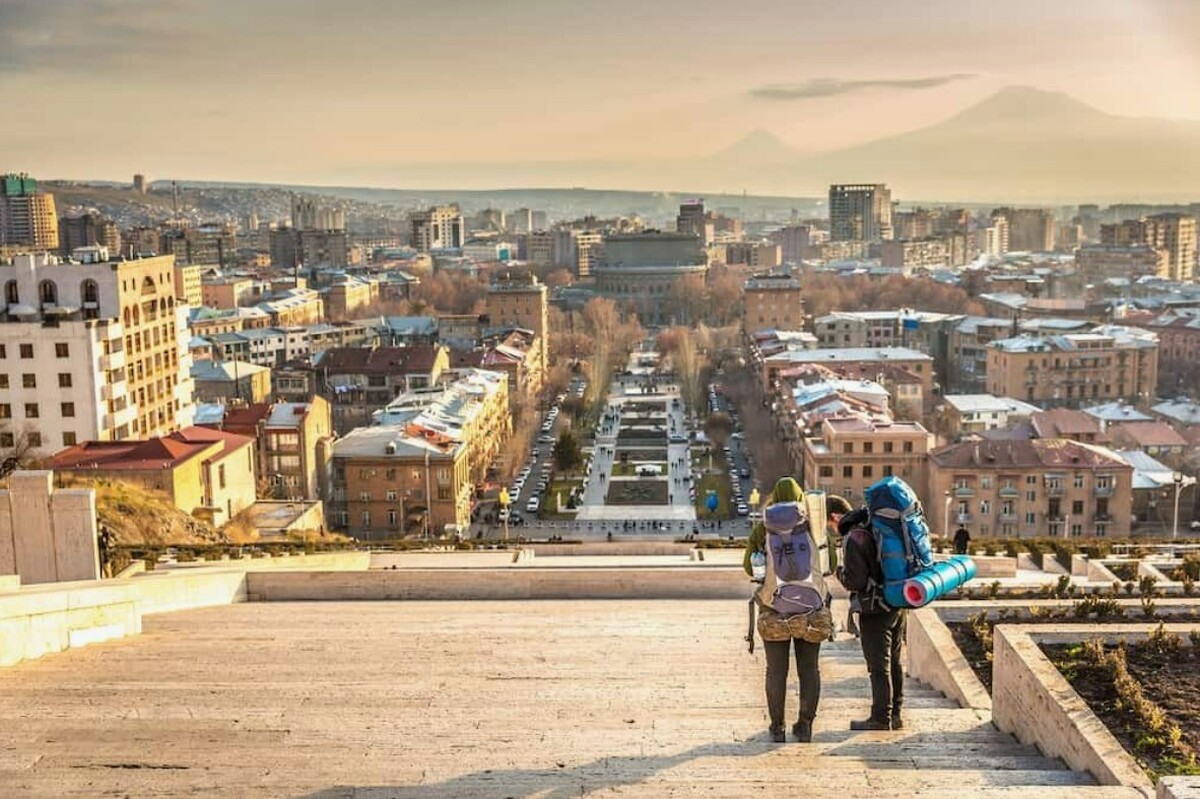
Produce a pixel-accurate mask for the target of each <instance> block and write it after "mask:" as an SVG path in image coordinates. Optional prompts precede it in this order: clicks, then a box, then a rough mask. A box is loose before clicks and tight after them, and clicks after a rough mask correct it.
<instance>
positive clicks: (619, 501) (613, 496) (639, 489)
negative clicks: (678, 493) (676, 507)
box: [604, 480, 668, 505]
mask: <svg viewBox="0 0 1200 799" xmlns="http://www.w3.org/2000/svg"><path fill="white" fill-rule="evenodd" d="M667 493H668V490H667V481H666V480H620V481H613V482H612V483H610V484H609V486H608V494H607V495H606V496H605V498H604V504H606V505H666V504H667Z"/></svg>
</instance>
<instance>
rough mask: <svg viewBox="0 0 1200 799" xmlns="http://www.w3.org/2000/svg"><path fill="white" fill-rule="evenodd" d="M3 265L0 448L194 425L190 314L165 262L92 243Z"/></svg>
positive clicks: (58, 444)
mask: <svg viewBox="0 0 1200 799" xmlns="http://www.w3.org/2000/svg"><path fill="white" fill-rule="evenodd" d="M73 259H74V260H73V261H71V262H65V261H62V260H60V259H59V258H58V257H56V256H53V255H48V254H44V253H37V254H30V255H18V256H17V257H16V258H15V259H14V261H13V263H12V264H9V265H0V284H3V287H4V295H3V296H4V301H5V303H6V314H5V316H4V320H5V321H3V322H0V422H3V423H4V425H3V426H4V427H7V429H6V430H3V431H0V432H2V433H3V435H0V450H11V449H12V448H13V447H14V446H19V445H20V443H21V439H22V438H24V441H25V443H26V444H29V445H36V446H33V449H41V450H42V451H43V452H46V453H50V452H54V451H56V450H58V449H60V448H62V447H64V446H71V445H72V444H75V443H77V442H83V441H111V440H117V439H122V438H128V437H147V436H155V435H163V434H165V433H169V432H171V431H173V430H178V429H179V428H181V427H186V426H188V425H190V424H191V423H192V418H193V415H194V410H195V408H194V405H193V399H192V393H193V391H192V380H191V376H190V369H191V355H190V353H189V350H188V347H187V343H188V335H187V326H186V308H185V306H181V305H179V304H178V303H177V302H176V299H175V279H174V259H173V258H171V257H170V256H161V257H157V258H143V259H140V260H134V261H113V262H110V261H109V259H108V253H107V252H106V251H105V250H104V249H103V248H100V247H93V248H88V249H84V250H77V251H75V253H73Z"/></svg>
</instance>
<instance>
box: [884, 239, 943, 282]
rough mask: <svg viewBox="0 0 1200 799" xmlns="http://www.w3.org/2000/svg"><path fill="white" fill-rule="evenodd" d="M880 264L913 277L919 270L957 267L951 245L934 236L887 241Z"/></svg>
mask: <svg viewBox="0 0 1200 799" xmlns="http://www.w3.org/2000/svg"><path fill="white" fill-rule="evenodd" d="M880 262H881V263H882V265H883V266H885V267H887V268H888V269H899V270H900V271H901V272H902V273H903V274H905V275H911V274H912V273H913V272H914V271H915V270H918V269H925V270H932V269H945V268H947V267H950V266H954V265H955V259H954V258H953V256H952V252H951V245H950V243H949V242H947V241H946V240H945V239H942V238H935V237H932V236H931V237H929V238H922V239H903V240H901V239H897V240H895V241H885V242H883V244H882V245H881V248H880Z"/></svg>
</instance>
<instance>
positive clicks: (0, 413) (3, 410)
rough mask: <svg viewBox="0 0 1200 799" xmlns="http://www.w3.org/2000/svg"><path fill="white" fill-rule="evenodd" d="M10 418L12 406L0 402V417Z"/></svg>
mask: <svg viewBox="0 0 1200 799" xmlns="http://www.w3.org/2000/svg"><path fill="white" fill-rule="evenodd" d="M11 418H12V406H11V405H9V404H8V403H7V402H0V419H11Z"/></svg>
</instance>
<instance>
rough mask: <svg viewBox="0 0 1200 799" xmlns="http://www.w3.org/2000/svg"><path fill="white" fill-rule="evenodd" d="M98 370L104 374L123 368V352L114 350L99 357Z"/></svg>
mask: <svg viewBox="0 0 1200 799" xmlns="http://www.w3.org/2000/svg"><path fill="white" fill-rule="evenodd" d="M100 368H101V369H102V370H103V371H105V372H111V371H113V370H114V369H124V368H125V350H116V351H114V352H110V353H109V354H108V355H101V356H100Z"/></svg>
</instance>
